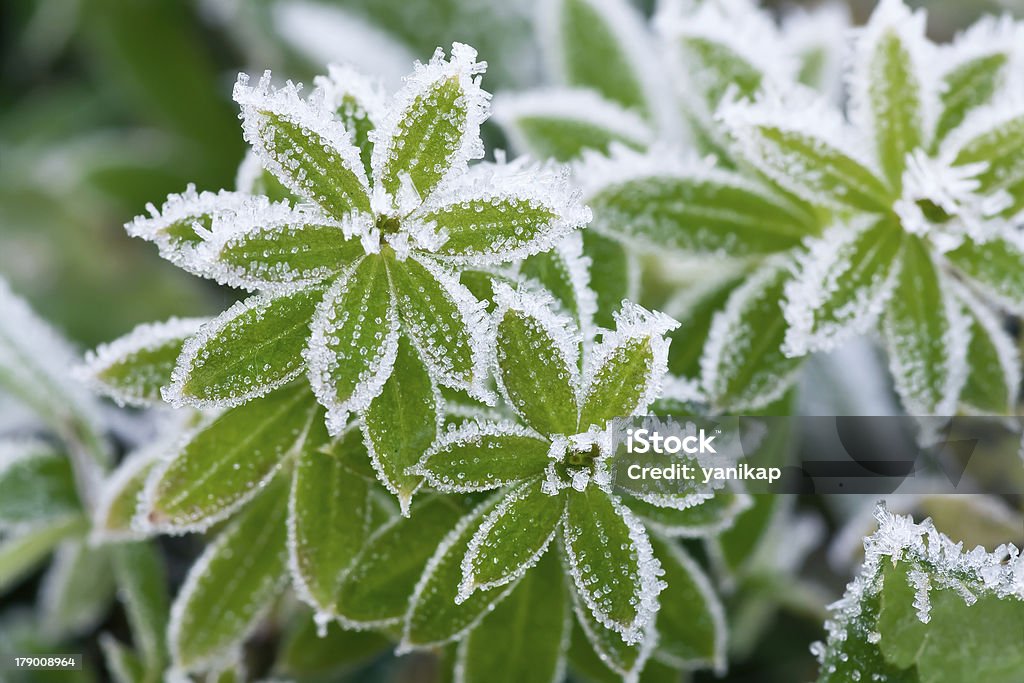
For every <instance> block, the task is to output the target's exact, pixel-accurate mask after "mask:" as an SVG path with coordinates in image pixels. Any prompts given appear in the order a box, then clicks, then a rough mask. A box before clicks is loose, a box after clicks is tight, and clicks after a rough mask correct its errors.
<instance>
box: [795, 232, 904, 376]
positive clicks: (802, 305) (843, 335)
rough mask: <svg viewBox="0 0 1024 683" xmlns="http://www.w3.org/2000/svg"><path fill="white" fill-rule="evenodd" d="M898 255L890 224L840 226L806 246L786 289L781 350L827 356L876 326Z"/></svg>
mask: <svg viewBox="0 0 1024 683" xmlns="http://www.w3.org/2000/svg"><path fill="white" fill-rule="evenodd" d="M902 250H903V231H902V230H901V229H900V226H899V225H897V224H896V223H895V222H894V221H890V220H884V219H883V220H878V221H876V222H874V223H868V224H865V225H860V226H847V225H840V226H837V227H835V228H832V229H830V230H828V231H826V232H825V234H824V235H822V236H821V237H820V238H818V239H815V240H813V241H810V242H809V243H808V245H807V251H806V253H804V254H801V256H799V257H798V259H797V268H798V269H799V274H798V275H797V276H796V277H795V278H794V279H792V280H790V281H789V282H788V283H787V284H786V289H785V296H786V301H785V304H784V305H783V314H784V315H785V318H786V323H787V324H788V325H789V329H787V330H786V342H785V351H786V352H787V353H789V354H791V355H794V356H801V355H804V354H806V353H808V352H811V351H828V350H831V349H833V348H835V347H836V346H838V345H839V344H840V343H841V342H842V341H845V340H846V339H848V338H849V337H851V336H853V335H855V334H861V333H863V332H865V331H867V329H868V328H869V327H870V326H871V325H873V324H874V323H875V321H876V320H877V319H878V316H879V314H881V312H882V310H883V308H884V307H885V302H886V300H887V299H888V298H889V296H890V295H891V294H892V290H893V287H895V285H896V276H897V274H898V272H899V265H900V254H901V253H902Z"/></svg>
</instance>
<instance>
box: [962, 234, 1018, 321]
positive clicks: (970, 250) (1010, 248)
mask: <svg viewBox="0 0 1024 683" xmlns="http://www.w3.org/2000/svg"><path fill="white" fill-rule="evenodd" d="M946 259H947V260H948V261H949V262H950V263H952V264H953V266H955V267H956V269H957V270H959V271H960V272H961V273H963V274H964V275H966V276H967V277H968V278H970V279H971V280H973V281H974V282H975V283H976V284H977V285H978V286H979V287H980V288H981V289H982V290H984V291H985V293H987V294H988V295H989V296H991V297H993V298H994V299H995V300H996V301H998V302H999V304H1000V305H1002V306H1005V307H1006V308H1008V309H1009V310H1011V311H1013V312H1014V313H1017V314H1022V313H1024V246H1022V245H1021V243H1020V240H1019V239H1017V238H1016V236H1015V235H1012V234H1011V235H1007V236H1005V237H999V238H995V239H992V240H989V241H987V242H976V241H973V240H970V239H965V240H964V243H963V244H962V245H961V246H959V247H957V248H956V249H954V250H953V251H950V252H948V253H946Z"/></svg>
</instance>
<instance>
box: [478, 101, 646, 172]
mask: <svg viewBox="0 0 1024 683" xmlns="http://www.w3.org/2000/svg"><path fill="white" fill-rule="evenodd" d="M494 120H495V121H496V122H497V123H498V125H500V126H501V128H502V130H503V131H504V132H505V135H507V136H508V138H509V140H510V141H511V142H512V146H513V147H514V148H515V149H516V150H518V151H520V152H524V153H528V154H530V155H531V156H533V157H535V158H537V159H555V160H556V161H571V160H573V159H577V158H579V157H580V155H581V154H582V153H583V152H584V150H588V149H593V150H597V151H598V152H602V153H606V152H608V151H609V148H610V146H611V145H612V143H619V144H623V145H626V146H627V147H631V148H633V149H636V150H642V149H644V148H646V147H647V145H648V144H649V143H650V142H651V139H652V137H653V134H652V132H651V131H650V129H649V127H648V124H647V123H646V122H645V121H644V120H643V119H642V118H641V117H640V116H638V115H636V114H635V113H633V112H631V111H627V110H625V109H623V108H622V107H621V106H620V105H618V104H615V103H614V102H609V101H608V100H606V99H604V98H602V97H600V96H599V95H597V94H595V93H594V92H593V91H591V90H568V89H560V90H541V91H530V92H526V93H522V94H515V95H499V96H498V97H495V99H494Z"/></svg>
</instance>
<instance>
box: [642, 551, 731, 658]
mask: <svg viewBox="0 0 1024 683" xmlns="http://www.w3.org/2000/svg"><path fill="white" fill-rule="evenodd" d="M651 543H652V546H653V547H654V552H655V554H656V555H657V556H658V559H660V560H661V566H662V568H663V569H664V570H665V575H664V576H663V577H662V579H663V580H664V581H665V583H667V584H668V586H667V587H666V588H665V590H664V592H663V593H662V594H661V600H660V602H661V608H660V609H659V610H658V620H657V627H658V635H659V638H658V649H657V651H656V653H655V655H654V656H655V657H657V658H658V659H661V660H663V661H665V662H668V663H670V664H672V665H674V666H679V667H685V668H688V669H689V668H694V667H712V668H714V669H716V670H718V671H721V670H723V669H724V668H725V664H726V662H725V646H726V624H725V609H724V608H723V607H722V603H721V602H720V601H719V599H718V596H717V595H715V592H714V589H713V588H712V587H711V581H710V580H709V579H708V577H707V576H706V575H705V574H704V572H703V571H702V570H701V568H700V567H699V566H698V565H697V563H696V562H694V560H693V559H692V558H691V557H690V556H689V555H688V554H687V553H686V552H685V551H684V550H683V549H682V548H681V547H680V546H679V545H678V544H677V543H674V542H672V541H659V540H658V539H657V538H652V539H651Z"/></svg>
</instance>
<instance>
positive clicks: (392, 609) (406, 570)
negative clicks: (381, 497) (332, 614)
mask: <svg viewBox="0 0 1024 683" xmlns="http://www.w3.org/2000/svg"><path fill="white" fill-rule="evenodd" d="M465 513H466V510H465V509H464V508H463V507H462V506H461V504H460V503H459V502H458V501H456V500H454V499H451V498H449V497H446V496H433V497H430V498H427V499H425V500H423V501H422V502H421V503H419V504H418V505H417V506H416V514H415V515H413V516H412V517H396V518H395V519H394V520H392V521H391V522H389V523H388V524H386V525H384V526H383V527H381V528H380V529H378V530H377V531H376V532H374V534H373V535H372V536H371V537H370V539H369V540H368V542H367V543H366V546H365V547H364V548H363V550H362V551H360V553H359V554H358V555H357V556H356V558H355V560H354V561H353V563H352V569H351V571H349V572H348V573H347V574H345V576H344V577H343V578H342V580H341V587H340V588H339V590H338V597H337V610H338V613H339V614H340V615H341V616H342V617H343V623H347V624H352V625H356V626H362V627H366V628H369V627H379V626H384V625H388V624H393V623H395V622H397V621H398V620H400V619H401V618H402V617H403V616H404V615H405V613H406V610H407V609H408V605H409V596H411V595H412V593H413V590H414V589H415V587H416V583H417V581H419V578H420V576H421V575H422V574H423V567H424V566H425V565H426V563H427V560H429V559H430V557H431V555H433V553H434V552H435V550H436V549H437V544H438V543H440V542H441V540H442V539H443V538H444V536H445V534H447V533H448V531H449V530H450V529H451V528H452V526H453V525H454V524H455V523H456V522H457V521H458V520H459V518H460V517H462V515H464V514H465ZM456 582H457V579H456Z"/></svg>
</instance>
